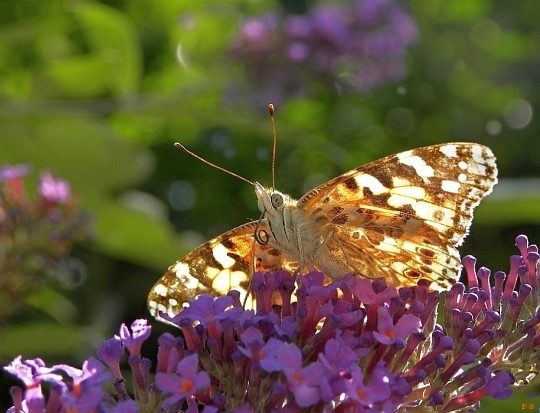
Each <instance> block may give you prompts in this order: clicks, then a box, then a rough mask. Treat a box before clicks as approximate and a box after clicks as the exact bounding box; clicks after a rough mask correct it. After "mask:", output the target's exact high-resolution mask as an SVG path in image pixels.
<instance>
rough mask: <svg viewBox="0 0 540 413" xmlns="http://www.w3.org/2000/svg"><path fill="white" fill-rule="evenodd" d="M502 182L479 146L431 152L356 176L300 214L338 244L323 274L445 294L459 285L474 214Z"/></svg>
mask: <svg viewBox="0 0 540 413" xmlns="http://www.w3.org/2000/svg"><path fill="white" fill-rule="evenodd" d="M496 182H497V166H496V164H495V157H494V156H493V153H492V152H491V150H490V149H489V148H487V147H485V146H482V145H478V144H474V143H448V144H441V145H433V146H427V147H423V148H418V149H413V150H410V151H406V152H402V153H400V154H396V155H391V156H388V157H385V158H382V159H380V160H377V161H374V162H371V163H369V164H367V165H364V166H361V167H359V168H357V169H353V170H352V171H349V172H347V173H345V174H343V175H341V176H339V177H337V178H335V179H333V180H331V181H329V182H327V183H325V184H323V185H321V186H319V187H317V188H315V189H313V190H312V191H310V192H308V193H307V194H306V195H304V196H303V197H302V198H301V199H300V200H299V201H298V207H299V208H302V209H303V211H304V212H305V214H307V215H309V217H310V219H313V220H314V221H315V222H317V223H318V224H319V225H321V226H322V227H324V228H325V229H326V230H328V231H329V232H330V234H331V236H329V237H328V239H327V241H326V245H325V248H322V249H321V252H320V254H319V257H318V261H317V266H318V267H319V268H321V270H324V271H325V272H327V274H328V275H330V276H332V277H334V278H335V277H338V276H340V275H342V273H346V272H351V271H353V272H355V273H358V274H360V275H363V276H365V277H369V278H385V279H386V280H387V282H388V283H391V284H394V285H414V284H416V282H417V281H418V279H420V278H425V279H428V280H430V281H432V287H434V288H437V289H445V288H447V287H448V286H449V285H451V284H453V283H454V282H455V281H457V279H458V278H459V272H460V268H461V265H460V258H459V253H458V251H457V250H456V247H457V246H459V245H460V244H461V243H462V241H463V238H464V237H465V236H466V234H467V232H468V230H469V227H470V224H471V220H472V215H473V210H474V208H475V207H476V206H477V205H478V203H479V202H480V201H481V199H482V198H483V197H485V196H486V195H487V194H489V193H490V192H491V190H492V188H493V185H494V184H495V183H496Z"/></svg>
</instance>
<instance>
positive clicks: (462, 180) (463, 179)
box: [457, 174, 467, 182]
mask: <svg viewBox="0 0 540 413" xmlns="http://www.w3.org/2000/svg"><path fill="white" fill-rule="evenodd" d="M457 179H458V181H459V182H465V181H466V180H467V175H465V174H459V175H458V177H457Z"/></svg>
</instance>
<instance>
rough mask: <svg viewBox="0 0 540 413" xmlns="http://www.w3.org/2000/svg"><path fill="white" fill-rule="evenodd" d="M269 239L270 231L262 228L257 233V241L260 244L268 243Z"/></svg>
mask: <svg viewBox="0 0 540 413" xmlns="http://www.w3.org/2000/svg"><path fill="white" fill-rule="evenodd" d="M269 239H270V238H269V237H268V232H266V231H265V230H264V229H261V230H260V231H257V232H256V233H255V241H257V242H258V243H259V244H260V245H266V244H268V241H269Z"/></svg>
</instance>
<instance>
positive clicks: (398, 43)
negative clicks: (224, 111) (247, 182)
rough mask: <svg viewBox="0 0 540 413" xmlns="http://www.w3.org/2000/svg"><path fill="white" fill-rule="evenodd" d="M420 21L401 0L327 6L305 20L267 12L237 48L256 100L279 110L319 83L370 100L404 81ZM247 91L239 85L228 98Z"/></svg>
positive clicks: (249, 23)
mask: <svg viewBox="0 0 540 413" xmlns="http://www.w3.org/2000/svg"><path fill="white" fill-rule="evenodd" d="M418 37H419V30H418V27H417V26H416V24H415V22H414V20H413V18H412V17H411V15H410V14H409V13H408V11H407V10H406V9H405V8H404V7H403V5H402V3H400V2H399V1H396V0H356V1H352V2H350V3H348V4H332V5H328V4H322V5H317V6H315V7H313V8H312V9H311V10H308V12H307V13H306V14H304V15H293V14H290V15H284V16H283V15H280V14H277V13H268V14H265V15H263V16H261V17H252V18H250V19H248V20H246V22H245V23H244V25H243V26H242V28H241V29H240V34H239V35H238V37H237V38H236V40H235V41H234V42H233V44H232V45H231V49H230V50H231V54H232V56H233V57H234V58H235V59H237V60H238V61H241V62H243V63H244V64H245V70H246V76H247V77H248V79H249V80H250V81H251V84H253V85H254V86H253V90H252V91H250V92H252V95H253V96H250V100H255V101H260V102H263V103H264V104H267V102H274V103H276V104H279V102H282V101H283V100H285V99H288V98H291V97H292V98H294V97H303V96H307V95H310V94H311V91H312V88H313V85H314V84H316V83H324V84H326V85H327V86H328V87H330V88H332V89H334V88H336V86H337V85H340V88H343V86H345V87H347V86H348V87H349V88H352V90H355V91H356V92H359V93H362V94H367V93H370V92H371V91H372V90H373V89H375V88H376V87H378V86H380V85H383V84H385V83H388V82H394V81H399V80H401V79H403V78H404V77H405V73H406V68H405V58H404V56H405V53H406V50H407V48H408V47H410V46H411V45H412V44H413V43H415V42H416V41H417V40H418ZM239 93H240V91H239V90H238V89H237V88H235V87H234V86H232V87H231V88H230V90H229V94H230V95H231V96H232V95H233V94H235V95H238V94H239Z"/></svg>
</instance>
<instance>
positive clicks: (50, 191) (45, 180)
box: [38, 172, 72, 204]
mask: <svg viewBox="0 0 540 413" xmlns="http://www.w3.org/2000/svg"><path fill="white" fill-rule="evenodd" d="M38 193H39V195H41V197H42V198H43V200H45V201H47V202H50V203H53V204H67V203H69V202H70V201H71V199H72V194H71V187H70V185H69V183H68V182H67V181H66V180H64V179H60V178H54V177H53V176H52V174H51V173H50V172H44V173H42V174H41V176H40V177H39V185H38Z"/></svg>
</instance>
